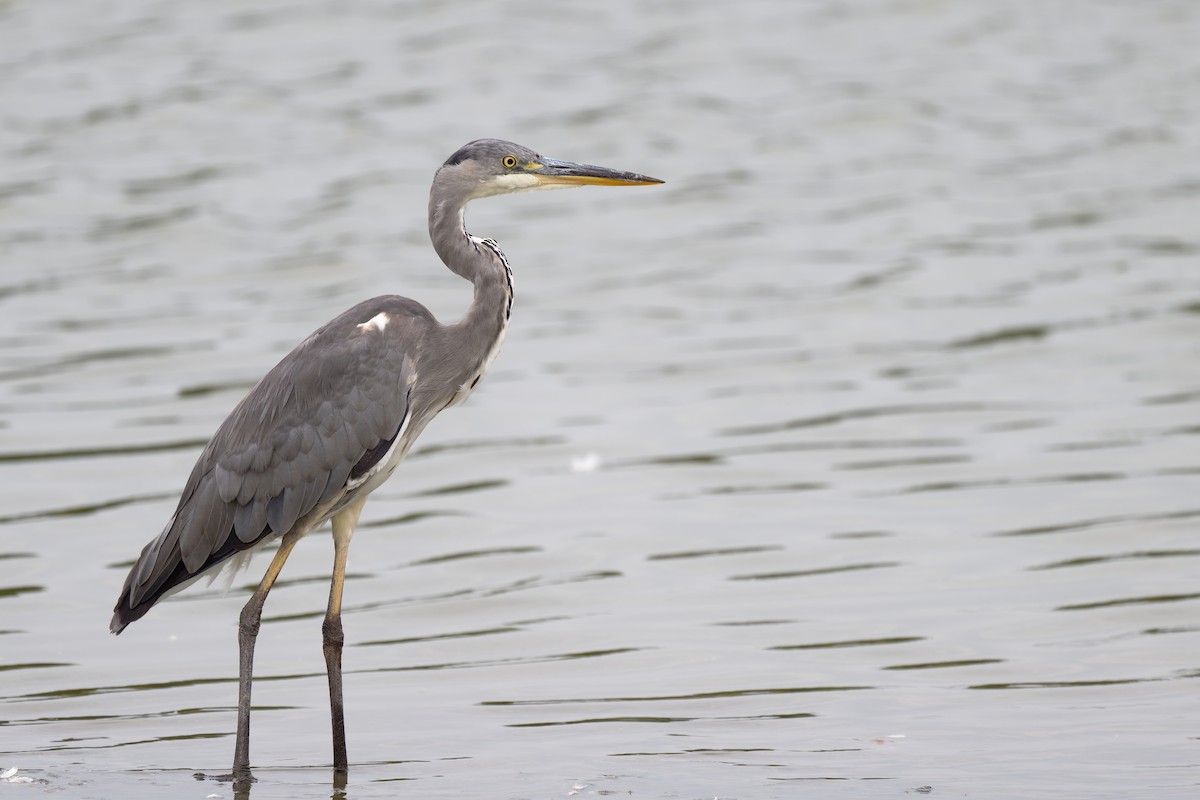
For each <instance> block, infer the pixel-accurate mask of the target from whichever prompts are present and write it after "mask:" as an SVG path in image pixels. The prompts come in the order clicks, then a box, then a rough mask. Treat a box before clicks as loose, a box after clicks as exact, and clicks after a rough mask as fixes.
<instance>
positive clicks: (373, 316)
mask: <svg viewBox="0 0 1200 800" xmlns="http://www.w3.org/2000/svg"><path fill="white" fill-rule="evenodd" d="M650 183H661V181H659V180H657V179H655V178H648V177H646V176H644V175H637V174H634V173H628V172H618V171H615V170H610V169H607V168H603V167H592V166H587V165H583V164H574V163H570V162H562V161H553V160H550V159H544V158H542V157H541V156H539V155H538V154H537V153H534V152H533V151H532V150H529V149H528V148H524V147H521V146H520V145H515V144H512V143H511V142H502V141H498V140H495V139H480V140H478V141H475V142H471V143H469V144H467V145H465V146H464V147H462V148H461V149H460V150H458V152H456V153H455V154H454V155H452V156H451V157H450V158H449V159H447V161H446V162H445V163H444V164H443V165H442V167H441V168H440V169H439V170H438V172H437V174H436V175H435V176H434V181H433V187H432V189H431V190H430V196H429V234H430V239H431V240H432V242H433V246H434V249H435V250H436V251H437V254H438V256H439V257H440V258H441V259H442V261H443V262H444V263H445V264H446V266H447V267H449V268H450V269H451V270H452V271H453V272H454V273H455V274H457V275H460V276H462V277H463V278H466V279H467V280H469V281H471V283H472V284H473V285H474V290H475V291H474V301H473V302H472V303H471V306H470V308H469V309H468V311H467V314H466V316H464V317H463V318H462V320H460V321H459V322H457V323H455V324H453V325H443V324H441V323H439V322H438V321H437V320H436V319H435V318H434V317H433V315H432V314H431V313H430V312H429V311H428V310H427V309H426V308H425V307H424V306H422V305H421V304H420V303H418V302H416V301H414V300H410V299H408V298H404V297H397V296H394V295H386V296H383V297H376V298H373V299H371V300H367V301H365V302H363V303H359V304H358V305H356V306H354V307H353V308H351V309H349V310H348V311H346V312H345V313H343V314H341V315H340V316H338V317H337V318H335V319H333V320H332V321H330V322H329V323H328V324H326V325H324V326H323V327H321V328H320V329H318V330H317V331H315V332H314V333H313V334H312V335H311V336H309V337H308V338H307V339H305V340H304V341H303V342H301V343H300V344H299V345H298V346H297V347H296V348H295V349H294V350H292V352H290V353H289V354H288V355H287V356H285V357H284V358H283V360H282V361H280V362H279V363H278V364H277V365H276V366H275V367H274V368H273V369H271V371H270V372H268V373H267V374H266V375H265V376H264V377H263V379H262V380H261V381H259V383H258V385H256V386H255V387H254V388H253V389H251V390H250V392H249V394H247V395H246V397H245V398H244V399H243V400H242V401H241V402H240V403H238V405H237V407H235V408H234V410H233V412H232V413H231V414H230V415H229V417H228V418H226V420H225V421H224V422H223V423H222V424H221V426H220V427H219V428H218V429H217V432H216V433H215V434H214V435H213V437H212V440H211V441H209V443H208V446H207V447H205V448H204V451H203V452H202V453H201V454H200V458H199V459H198V460H197V462H196V465H195V467H194V468H193V469H192V473H191V475H190V477H189V478H188V481H187V484H186V485H185V486H184V489H183V493H182V495H181V496H180V499H179V504H178V506H177V507H176V509H175V513H174V514H173V515H172V516H171V519H170V520H169V521H168V522H167V525H166V527H164V528H163V530H162V532H161V533H160V534H159V535H158V537H157V538H155V539H154V540H153V541H151V542H150V543H149V544H147V545H146V546H145V548H144V549H143V550H142V553H141V555H140V556H139V557H138V560H137V562H136V563H135V564H134V565H133V567H132V569H130V571H129V575H128V577H127V578H126V580H125V585H124V587H123V588H122V590H121V594H120V596H119V598H118V600H117V605H116V607H115V608H114V613H113V618H112V622H111V626H110V627H111V630H112V632H113V633H120V632H121V631H122V630H124V629H125V627H126V626H127V625H129V623H131V622H133V621H134V620H137V619H140V618H141V617H142V616H143V615H144V614H145V613H146V612H147V611H149V610H150V608H151V607H152V606H154V604H155V603H157V602H158V601H159V600H160V599H162V598H163V597H164V596H166V595H167V594H169V593H171V592H172V591H174V590H177V589H180V588H183V587H184V586H186V585H187V584H188V583H189V582H191V581H192V580H195V579H196V578H197V577H199V576H200V575H203V574H206V573H209V572H211V571H213V570H216V569H218V568H220V567H221V565H222V564H223V563H224V562H226V561H227V560H228V559H230V558H232V557H233V556H235V555H236V554H238V553H239V552H242V551H244V550H247V549H249V548H252V547H255V546H258V545H261V544H264V543H265V542H267V541H269V540H273V539H276V538H279V539H280V547H279V550H278V551H277V553H276V555H275V557H274V559H273V560H272V563H271V565H270V567H268V569H267V572H266V574H265V575H264V577H263V580H262V582H261V583H260V584H259V587H258V589H257V590H256V591H255V592H254V594H253V595H252V596H251V598H250V600H249V601H248V602H247V603H246V606H245V608H244V609H243V610H242V616H241V620H240V623H239V643H240V654H241V659H240V670H239V671H240V676H239V701H238V734H237V742H236V746H235V756H234V771H233V777H234V779H235V780H240V781H246V780H249V779H250V773H249V714H250V683H251V674H252V671H253V652H254V640H255V637H256V636H257V632H258V627H259V620H260V618H261V614H262V606H263V603H264V602H265V600H266V596H267V593H268V592H269V591H270V588H271V586H272V584H273V583H274V581H275V579H276V577H277V576H278V573H279V570H280V569H281V568H282V566H283V562H284V561H285V560H286V559H287V556H288V554H289V553H290V552H291V548H292V547H293V546H294V545H295V543H296V542H297V541H298V540H299V539H300V538H301V537H303V536H304V535H305V534H306V533H308V532H309V531H311V530H312V529H313V528H315V527H317V526H318V525H320V524H322V523H324V522H326V521H328V520H332V521H333V538H334V548H335V551H334V555H335V559H334V571H333V579H332V582H331V590H330V601H329V609H328V611H327V613H326V618H325V625H324V628H323V630H324V637H325V638H324V651H325V658H326V665H327V670H328V674H329V685H330V704H331V709H332V714H333V727H334V769H335V771H338V772H345V771H346V753H345V735H344V729H343V726H342V707H341V706H342V703H341V648H342V633H341V593H342V582H343V578H344V570H345V559H346V552H347V549H348V546H349V541H350V538H351V536H352V535H353V532H354V528H355V525H356V524H357V521H358V514H359V512H360V511H361V509H362V504H363V502H364V501H365V500H366V496H367V495H368V494H370V492H372V491H374V489H376V488H377V487H378V486H379V485H380V484H382V483H383V482H384V481H385V480H387V478H388V477H389V476H390V475H391V474H392V472H393V471H394V470H395V468H396V466H397V465H398V464H399V463H400V461H401V460H402V459H403V457H404V455H405V454H406V453H407V452H408V450H409V448H410V447H411V446H412V444H413V442H414V441H415V440H416V438H417V436H418V435H419V434H420V433H421V431H422V430H423V429H424V428H425V426H426V425H427V424H428V423H429V421H430V420H431V419H433V417H434V416H435V415H437V413H438V412H440V411H441V410H442V409H444V408H446V407H447V406H449V405H453V404H454V403H458V402H461V401H463V400H465V399H466V397H467V395H469V394H470V393H471V390H472V389H474V387H475V385H476V384H477V383H478V381H479V379H480V378H481V377H482V376H483V374H484V372H486V370H487V368H488V366H489V364H490V363H491V360H492V359H493V358H495V356H496V353H497V352H498V350H499V347H500V344H501V342H502V341H503V338H504V333H505V331H506V329H507V326H508V319H509V315H510V313H511V310H512V297H513V295H512V274H511V271H510V269H509V265H508V261H507V259H506V258H505V257H504V254H503V253H502V252H501V251H500V248H499V246H497V245H496V243H495V242H494V241H492V240H490V239H480V238H477V237H475V236H472V235H470V234H469V233H467V231H466V228H465V226H464V222H463V212H464V209H465V208H466V205H467V203H469V202H470V201H471V200H475V199H479V198H482V197H490V196H493V195H497V194H505V193H509V192H517V191H525V190H529V189H538V188H553V187H559V186H577V185H583V184H601V185H640V184H650Z"/></svg>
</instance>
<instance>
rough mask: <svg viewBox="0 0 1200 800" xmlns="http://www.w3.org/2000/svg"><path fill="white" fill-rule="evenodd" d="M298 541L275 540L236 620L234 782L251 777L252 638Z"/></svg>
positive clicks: (293, 535) (292, 536)
mask: <svg viewBox="0 0 1200 800" xmlns="http://www.w3.org/2000/svg"><path fill="white" fill-rule="evenodd" d="M298 541H300V534H299V533H289V534H287V535H285V536H284V537H283V539H282V540H281V541H280V542H279V549H278V550H277V551H275V557H274V558H273V559H271V566H269V567H267V572H266V574H265V575H263V578H262V580H261V581H260V582H259V584H258V588H257V589H255V590H254V594H252V595H250V599H249V600H248V601H247V602H246V605H245V606H243V607H242V614H241V617H240V618H239V620H238V655H239V663H238V725H237V744H235V745H234V748H233V780H234V783H235V785H236V784H237V783H248V782H250V781H253V780H254V776H252V775H251V774H250V682H251V680H253V678H254V640H255V639H256V638H257V637H258V628H259V626H260V625H261V623H262V610H263V604H264V603H266V602H267V593H268V592H270V591H271V587H272V586H273V585H274V584H275V579H276V578H278V577H279V571H280V570H281V569H283V562H285V561H287V557H288V555H289V554H290V553H291V552H292V548H293V547H295V546H296V542H298Z"/></svg>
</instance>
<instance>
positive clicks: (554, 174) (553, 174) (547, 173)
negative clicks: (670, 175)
mask: <svg viewBox="0 0 1200 800" xmlns="http://www.w3.org/2000/svg"><path fill="white" fill-rule="evenodd" d="M525 171H526V174H527V175H532V176H533V177H534V178H536V179H537V182H538V185H539V186H545V187H550V186H563V187H566V186H649V185H651V184H655V183H662V181H661V180H659V179H658V178H651V177H650V176H648V175H638V174H637V173H636V172H621V171H620V170H615V169H609V168H608V167H593V166H592V165H590V164H576V163H574V162H572V161H555V160H553V159H550V158H543V159H541V160H540V161H531V162H529V163H528V164H526V165H525Z"/></svg>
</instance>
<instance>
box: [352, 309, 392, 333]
mask: <svg viewBox="0 0 1200 800" xmlns="http://www.w3.org/2000/svg"><path fill="white" fill-rule="evenodd" d="M391 321H392V318H391V317H389V316H388V315H387V314H385V313H383V312H382V311H380V312H379V313H378V314H376V315H375V316H373V317H371V318H370V319H369V320H367V321H366V322H360V323H359V325H358V329H359V330H361V331H369V330H371V329H372V328H374V329H375V330H377V331H381V330H383V329H384V328H386V327H387V324H388V323H389V322H391Z"/></svg>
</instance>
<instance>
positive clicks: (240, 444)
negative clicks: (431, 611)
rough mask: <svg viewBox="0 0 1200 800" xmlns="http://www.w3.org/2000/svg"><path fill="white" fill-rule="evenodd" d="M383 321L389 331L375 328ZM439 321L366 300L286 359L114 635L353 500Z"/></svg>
mask: <svg viewBox="0 0 1200 800" xmlns="http://www.w3.org/2000/svg"><path fill="white" fill-rule="evenodd" d="M379 313H384V314H387V315H388V317H387V322H388V324H386V326H379V325H371V324H368V323H369V321H370V320H372V319H376V318H377V315H378V314H379ZM431 321H432V316H431V315H429V312H428V311H427V310H425V308H424V307H423V306H420V305H419V304H417V303H415V302H412V301H407V300H405V299H404V298H396V297H382V298H376V299H374V300H370V301H367V302H366V303H362V304H360V305H358V306H355V307H354V308H352V309H350V310H349V311H347V312H346V313H344V314H342V315H341V316H340V317H338V318H337V319H334V320H333V321H331V322H330V323H329V324H327V325H325V326H324V327H323V328H321V329H319V330H318V331H316V332H315V333H313V334H312V335H311V336H309V337H308V339H306V340H305V341H304V342H302V343H301V344H300V345H299V346H297V347H296V349H295V350H293V351H292V352H291V353H289V354H288V355H287V356H285V357H284V359H283V360H282V361H280V362H279V363H278V364H277V365H276V366H275V367H274V368H273V369H272V370H271V371H270V372H268V373H267V374H266V376H264V377H263V379H262V380H261V381H260V382H259V383H258V385H257V386H255V387H254V388H253V389H252V390H251V391H250V393H249V394H247V395H246V397H245V398H244V399H243V400H242V401H241V402H240V403H239V404H238V405H237V407H236V408H235V409H234V410H233V412H232V413H231V414H230V415H229V417H228V418H226V420H225V421H224V422H223V423H222V424H221V427H220V428H218V430H217V432H216V434H215V435H214V436H213V438H212V440H211V441H210V442H209V444H208V446H207V447H206V448H205V449H204V452H203V453H201V455H200V458H199V460H198V461H197V462H196V466H195V467H194V468H193V470H192V473H191V476H190V477H189V478H188V482H187V484H186V486H185V487H184V490H183V494H182V496H181V497H180V500H179V505H178V506H177V508H176V510H175V513H174V515H173V516H172V517H171V520H170V521H169V522H168V523H167V526H166V527H165V528H164V529H163V531H162V533H161V534H159V536H158V538H156V539H155V540H154V541H152V542H150V543H149V544H148V545H146V547H145V549H143V550H142V553H141V556H140V557H139V558H138V561H137V563H136V564H134V566H133V568H132V569H131V570H130V573H129V577H128V578H127V579H126V582H125V587H124V589H123V590H122V593H121V596H120V599H119V600H118V602H117V606H116V609H115V613H114V616H113V621H112V626H111V627H112V629H113V630H114V632H119V631H120V630H121V629H122V628H124V627H125V626H126V625H128V624H129V623H130V622H132V621H133V620H136V619H138V618H140V617H141V616H142V615H143V614H145V613H146V611H148V610H149V609H150V607H151V606H152V605H154V603H155V602H157V600H159V599H160V598H161V597H163V596H164V595H165V594H166V593H168V592H169V591H170V590H171V589H172V588H174V587H176V586H178V585H179V584H182V583H185V582H187V581H188V580H190V579H192V578H194V577H195V576H197V575H199V574H201V573H203V572H206V571H208V570H209V569H211V568H212V567H214V566H216V565H217V564H219V563H221V562H222V561H224V560H225V559H227V558H229V557H231V556H233V555H234V554H236V553H237V552H239V551H241V550H245V549H247V548H249V547H251V546H253V545H254V544H255V543H257V542H259V541H261V540H263V539H264V538H266V537H268V536H272V535H274V534H283V533H286V532H287V531H289V530H290V529H291V528H292V526H293V525H295V524H296V522H297V520H299V519H301V518H303V517H304V516H305V515H307V514H309V513H310V512H312V511H313V510H314V509H316V508H318V507H319V506H327V507H330V508H333V507H335V506H331V505H330V504H331V503H334V504H336V501H337V500H338V499H339V498H340V497H341V496H342V495H344V493H345V491H346V487H347V483H348V482H350V483H351V484H352V485H353V483H355V482H357V481H358V480H359V479H360V478H361V477H362V476H364V475H366V474H367V473H368V472H369V471H370V470H371V468H372V467H375V466H376V465H377V464H378V463H379V461H380V460H381V459H382V458H383V457H384V456H385V455H386V453H387V452H388V450H389V449H390V446H391V444H392V442H393V441H394V439H395V438H396V436H397V435H398V433H399V432H400V430H401V427H402V425H403V423H404V421H405V419H406V418H407V416H408V415H409V413H410V407H409V399H410V396H411V392H412V386H413V383H414V382H415V380H416V367H415V364H414V362H413V359H412V358H410V357H408V356H407V355H406V352H416V351H418V350H419V347H418V345H419V344H420V341H419V339H420V338H421V337H422V334H423V332H424V331H425V330H426V326H427V325H428V324H429V323H430V322H431Z"/></svg>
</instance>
